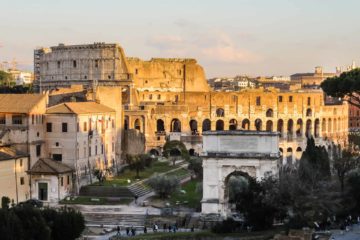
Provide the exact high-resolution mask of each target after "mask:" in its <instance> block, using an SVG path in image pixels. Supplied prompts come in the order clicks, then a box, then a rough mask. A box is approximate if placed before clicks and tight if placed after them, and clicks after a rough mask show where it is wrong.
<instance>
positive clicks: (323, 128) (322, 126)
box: [321, 118, 326, 136]
mask: <svg viewBox="0 0 360 240" xmlns="http://www.w3.org/2000/svg"><path fill="white" fill-rule="evenodd" d="M321 132H322V135H323V136H325V135H326V119H325V118H323V119H322V123H321Z"/></svg>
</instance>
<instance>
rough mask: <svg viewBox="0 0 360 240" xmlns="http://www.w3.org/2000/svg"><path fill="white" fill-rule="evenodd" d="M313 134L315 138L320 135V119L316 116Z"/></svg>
mask: <svg viewBox="0 0 360 240" xmlns="http://www.w3.org/2000/svg"><path fill="white" fill-rule="evenodd" d="M314 136H315V137H316V138H318V137H320V120H319V119H318V118H317V119H315V123H314Z"/></svg>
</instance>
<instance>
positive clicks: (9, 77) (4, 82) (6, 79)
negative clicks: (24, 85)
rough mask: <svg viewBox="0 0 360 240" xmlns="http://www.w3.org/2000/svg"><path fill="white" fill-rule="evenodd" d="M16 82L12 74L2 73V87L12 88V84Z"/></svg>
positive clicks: (0, 73) (0, 75) (0, 78)
mask: <svg viewBox="0 0 360 240" xmlns="http://www.w3.org/2000/svg"><path fill="white" fill-rule="evenodd" d="M13 81H14V78H13V77H12V75H11V74H10V73H7V72H4V71H0V85H6V86H10V84H11V82H13Z"/></svg>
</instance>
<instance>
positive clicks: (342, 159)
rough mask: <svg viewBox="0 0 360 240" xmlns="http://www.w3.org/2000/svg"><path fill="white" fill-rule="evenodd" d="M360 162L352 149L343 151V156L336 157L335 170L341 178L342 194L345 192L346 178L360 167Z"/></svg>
mask: <svg viewBox="0 0 360 240" xmlns="http://www.w3.org/2000/svg"><path fill="white" fill-rule="evenodd" d="M358 161H359V159H358V157H357V156H356V154H355V153H354V152H352V151H351V150H350V149H345V150H343V151H342V154H341V155H340V154H338V155H335V161H334V168H335V170H336V173H337V176H338V178H339V182H340V189H341V192H344V183H345V176H346V175H347V173H348V172H349V171H351V170H353V169H355V168H356V167H357V166H358V165H359V164H358Z"/></svg>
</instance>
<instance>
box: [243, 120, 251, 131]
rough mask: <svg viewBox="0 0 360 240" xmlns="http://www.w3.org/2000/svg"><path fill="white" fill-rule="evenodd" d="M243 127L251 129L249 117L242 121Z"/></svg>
mask: <svg viewBox="0 0 360 240" xmlns="http://www.w3.org/2000/svg"><path fill="white" fill-rule="evenodd" d="M241 128H242V129H245V130H250V121H249V119H246V118H245V119H244V120H243V121H242V123H241Z"/></svg>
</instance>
